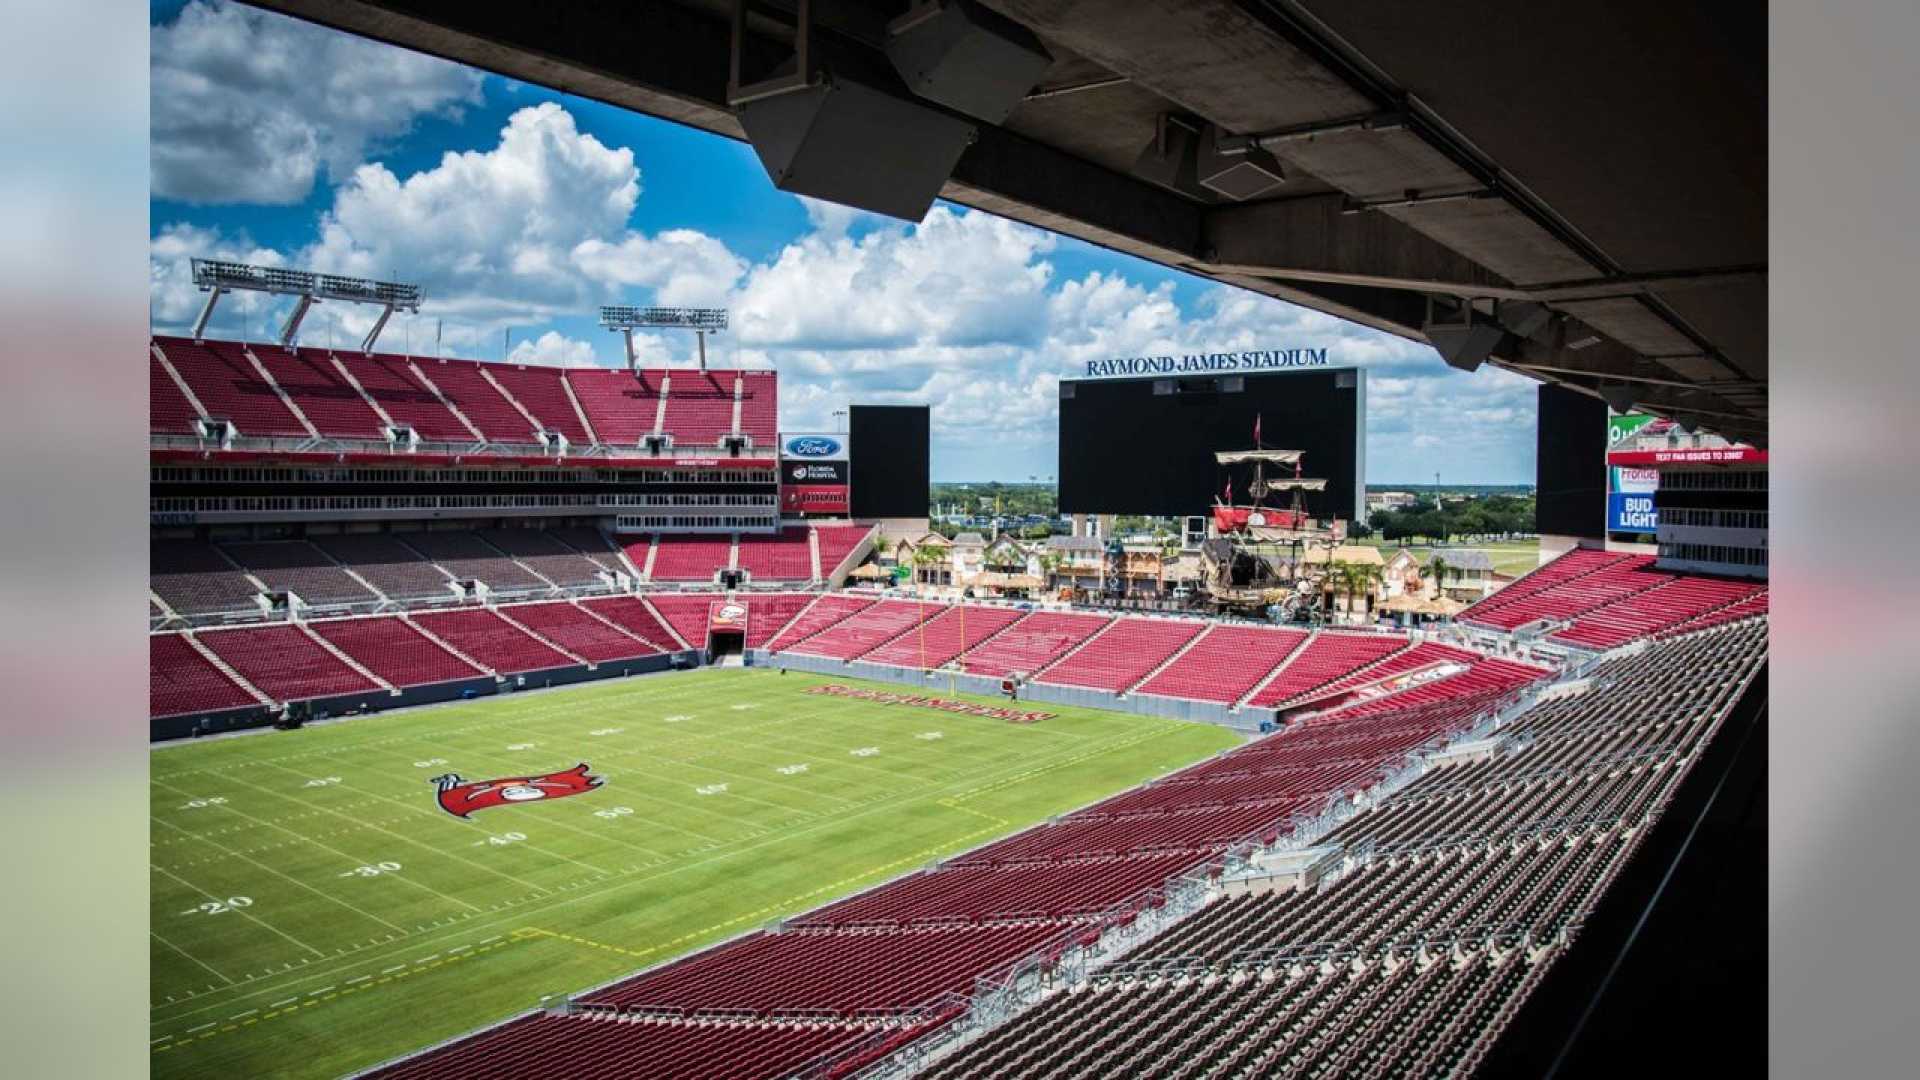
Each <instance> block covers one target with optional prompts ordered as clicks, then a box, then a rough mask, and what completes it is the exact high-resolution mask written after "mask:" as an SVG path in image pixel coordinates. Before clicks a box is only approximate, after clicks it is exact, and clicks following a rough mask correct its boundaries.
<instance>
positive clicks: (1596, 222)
mask: <svg viewBox="0 0 1920 1080" xmlns="http://www.w3.org/2000/svg"><path fill="white" fill-rule="evenodd" d="M254 2H256V3H257V4H258V5H259V6H262V7H266V8H270V9H274V10H279V11H283V12H286V13H288V14H292V15H296V16H299V17H302V18H306V19H309V20H312V21H314V22H318V23H322V24H325V25H329V26H334V27H337V28H340V29H343V30H347V31H351V32H354V33H358V34H362V35H365V36H368V37H371V38H376V39H379V40H383V41H388V42H392V43H394V44H398V45H403V46H406V47H408V48H412V49H416V50H419V51H421V52H426V53H432V54H435V55H439V56H444V57H448V58H450V59H454V60H458V61H461V62H463V63H467V64H471V65H473V66H476V67H480V68H484V69H487V70H491V71H495V72H498V73H500V74H503V75H507V76H511V77H513V78H516V79H521V80H525V81H529V82H535V83H539V84H542V85H546V86H550V87H554V88H556V89H559V90H563V91H566V92H569V93H574V94H578V95H581V96H584V97H590V98H594V99H597V100H601V101H606V102H609V103H611V104H615V105H619V106H623V107H626V108H631V109H634V110H636V111H640V112H645V113H650V114H653V115H656V116H661V117H665V118H667V119H671V120H675V121H678V122H681V123H685V124H689V125H691V126H694V127H698V128H702V129H704V130H707V131H712V132H715V133H717V134H721V135H726V136H728V137H731V138H736V139H737V138H741V137H742V132H741V129H740V126H739V124H738V122H737V121H736V120H735V118H734V115H733V113H732V111H731V110H730V109H729V108H728V106H727V104H726V80H727V74H728V44H729V37H728V35H729V29H728V14H729V12H730V10H731V6H732V5H731V3H730V2H729V0H621V2H615V0H572V2H569V3H567V4H560V5H535V6H531V7H529V6H525V5H515V6H511V7H495V6H493V5H479V4H471V3H455V2H451V0H254ZM982 2H983V3H984V4H985V5H986V6H988V7H991V8H993V9H995V10H997V11H999V12H1000V13H1001V14H1003V15H1006V16H1007V17H1009V18H1011V19H1013V20H1014V21H1016V22H1019V23H1021V24H1023V25H1025V26H1027V27H1028V28H1029V29H1031V30H1033V31H1034V32H1035V33H1036V34H1037V35H1038V36H1039V37H1040V38H1041V39H1042V41H1043V42H1045V44H1046V45H1047V47H1048V49H1049V51H1050V52H1051V53H1052V54H1053V56H1054V58H1055V59H1054V63H1053V65H1052V67H1051V68H1049V69H1048V70H1047V72H1046V73H1045V74H1044V75H1043V76H1042V78H1041V80H1040V82H1039V84H1038V85H1037V86H1036V87H1035V88H1034V90H1033V91H1032V92H1030V93H1029V94H1028V96H1027V98H1026V100H1025V101H1023V102H1022V103H1021V104H1020V105H1019V106H1018V107H1016V108H1015V109H1014V111H1013V113H1012V114H1011V115H1010V116H1008V118H1007V119H1006V121H1005V122H1004V123H1002V124H1000V125H997V126H996V125H981V127H980V135H979V138H978V140H977V141H976V142H975V143H974V144H973V145H972V146H971V147H969V148H968V150H967V151H966V153H964V154H963V155H962V156H961V158H960V161H959V163H958V165H957V166H956V167H955V169H954V171H953V174H952V177H951V179H950V180H949V182H948V183H947V185H946V187H945V189H944V190H943V191H942V195H943V196H944V197H945V198H948V199H950V200H952V201H954V202H958V203H961V204H964V205H968V206H974V207H977V208H980V209H983V210H987V211H990V212H993V213H996V214H1001V215H1004V216H1007V217H1010V218H1014V219H1016V220H1020V221H1025V222H1028V223H1031V224H1034V225H1037V226H1040V227H1043V228H1047V229H1052V230H1055V231H1058V232H1061V233H1064V234H1067V235H1071V236H1075V237H1079V238H1081V239H1084V240H1088V241H1090V242H1093V243H1096V244H1100V245H1102V246H1105V247H1109V248H1112V249H1115V250H1119V251H1125V252H1127V253H1129V254H1133V255H1137V256H1140V257H1142V258H1147V259H1151V260H1153V261H1155V262H1159V263H1163V264H1165V265H1169V266H1175V267H1180V268H1183V269H1186V270H1189V271H1191V272H1194V273H1197V274H1201V275H1203V276H1206V277H1211V278H1214V279H1216V280H1219V281H1223V282H1227V283H1231V284H1234V285H1238V286H1241V287H1244V288H1248V289H1251V290H1254V291H1258V292H1262V293H1266V294H1268V295H1272V296H1277V297H1281V298H1284V299H1287V300H1290V301H1292V302H1295V303H1300V304H1304V305H1306V306H1309V307H1313V308H1316V309H1319V310H1322V311H1326V312H1329V313H1331V314H1335V315H1339V316H1342V317H1345V318H1349V319H1353V320H1355V321H1357V322H1360V323H1363V324H1366V325H1369V326H1374V327H1377V328H1379V329H1382V330H1386V331H1388V332H1391V333H1394V334H1398V335H1400V336H1403V337H1407V338H1410V339H1413V340H1423V338H1422V334H1421V327H1422V325H1423V323H1424V321H1425V315H1426V308H1427V297H1429V296H1439V297H1447V298H1467V299H1472V300H1476V301H1479V302H1480V303H1479V306H1481V307H1483V308H1485V307H1487V306H1489V305H1490V303H1491V302H1492V301H1494V300H1496V299H1499V300H1527V301H1533V302H1537V303H1541V304H1544V305H1546V306H1547V307H1548V308H1550V309H1552V310H1553V311H1554V312H1555V313H1556V315H1557V317H1556V318H1555V319H1554V320H1553V322H1552V324H1551V326H1550V327H1549V328H1548V330H1547V331H1545V332H1535V333H1533V334H1532V336H1530V337H1525V338H1522V337H1518V336H1514V335H1511V334H1509V335H1508V336H1507V337H1506V338H1505V339H1504V340H1503V341H1502V343H1501V345H1500V346H1499V347H1497V348H1496V349H1495V351H1494V353H1493V355H1492V358H1491V361H1490V362H1492V363H1494V364H1496V365H1498V366H1502V367H1506V368H1509V369H1511V370H1515V371H1520V372H1523V373H1526V374H1529V375H1532V376H1534V377H1536V378H1541V379H1545V380H1549V381H1553V382H1559V383H1562V384H1565V385H1569V386H1573V387H1576V388H1579V389H1582V390H1585V391H1588V392H1597V391H1598V390H1599V388H1601V387H1602V386H1607V387H1615V388H1617V387H1620V386H1622V385H1625V386H1629V387H1631V388H1633V390H1634V397H1635V400H1636V402H1637V404H1638V405H1639V407H1641V408H1645V409H1647V410H1649V411H1652V412H1656V413H1661V414H1664V415H1670V416H1674V417H1677V418H1681V419H1686V420H1688V421H1689V422H1693V423H1697V424H1700V425H1701V426H1704V427H1706V428H1708V429H1710V430H1717V431H1720V432H1722V433H1724V434H1726V435H1729V436H1732V437H1736V438H1745V439H1752V440H1758V441H1761V442H1764V441H1765V438H1766V416H1767V401H1766V383H1767V323H1766V266H1765V257H1766V256H1765V252H1766V210H1765V206H1766V188H1765V175H1766V170H1765V164H1766V151H1767V145H1766V87H1765V57H1766V31H1765V11H1764V9H1760V8H1748V7H1740V6H1728V7H1725V8H1721V7H1717V6H1716V7H1713V8H1704V7H1696V6H1693V5H1682V4H1669V3H1655V2H1649V0H1622V2H1616V3H1608V4H1574V3H1532V4H1482V5H1435V4H1428V5H1418V4H1406V3H1401V2H1389V0H1125V2H1122V0H982ZM783 3H785V6H787V7H789V8H791V6H792V4H791V3H790V2H788V0H770V2H765V3H761V4H760V5H759V6H761V7H772V8H778V7H781V6H782V5H783ZM907 6H908V5H907V4H906V3H905V2H904V0H897V2H892V3H889V2H884V0H813V3H812V13H813V21H814V26H815V44H816V52H817V53H818V54H820V55H824V56H825V57H827V58H828V60H829V62H831V63H834V64H836V65H838V66H839V67H840V68H841V69H842V70H849V71H859V72H860V73H861V77H862V78H864V79H867V80H869V81H871V82H872V83H873V84H874V85H876V86H878V87H880V88H882V89H884V90H885V91H887V92H889V93H896V94H899V95H902V96H907V95H908V91H907V90H906V89H905V87H904V86H903V85H901V84H900V83H899V81H898V78H897V76H894V75H893V74H892V72H891V70H890V69H889V68H888V66H887V64H886V62H885V60H884V58H883V57H882V56H881V54H880V46H881V44H882V43H883V42H884V35H885V27H886V23H887V20H889V19H890V18H892V17H893V16H895V15H898V14H900V13H901V12H902V11H904V10H905V9H906V7H907ZM749 32H750V34H751V35H752V36H753V39H754V40H753V42H752V47H753V48H754V49H755V50H758V51H760V52H761V53H763V54H764V55H766V56H768V57H776V56H777V55H778V54H779V53H780V52H781V50H782V49H783V48H784V45H783V41H782V38H783V35H788V34H790V31H787V30H786V29H784V28H783V27H782V26H781V25H780V24H779V22H778V20H765V19H758V20H753V21H750V22H749ZM1166 113H1174V114H1178V115H1184V116H1189V117H1193V118H1198V119H1201V120H1206V121H1210V122H1212V123H1213V124H1216V125H1218V126H1219V127H1220V128H1221V129H1223V130H1225V131H1227V132H1229V133H1232V134H1238V135H1267V134H1278V135H1279V136H1281V137H1279V138H1276V139H1275V140H1273V141H1271V142H1269V143H1268V144H1267V145H1268V148H1269V149H1270V151H1271V152H1272V153H1273V154H1274V155H1275V156H1276V157H1278V158H1279V159H1280V161H1281V162H1282V164H1283V165H1284V166H1285V167H1286V171H1287V176H1288V179H1287V182H1286V183H1285V184H1282V185H1280V186H1279V187H1278V188H1277V189H1275V190H1274V191H1273V192H1271V193H1270V194H1269V195H1268V196H1267V197H1263V198H1261V199H1259V200H1256V201H1250V202H1244V203H1234V202H1229V201H1225V200H1220V199H1207V200H1202V199H1196V198H1193V197H1190V196H1188V195H1184V194H1181V193H1179V192H1176V191H1174V190H1171V189H1168V188H1163V187H1159V186H1157V185H1155V184H1152V183H1149V182H1147V181H1145V180H1142V179H1138V178H1136V177H1135V176H1133V175H1132V174H1131V171H1130V170H1131V166H1132V164H1133V160H1134V158H1135V156H1136V155H1137V154H1138V153H1139V151H1140V149H1141V148H1142V147H1144V146H1145V145H1146V144H1147V143H1148V141H1149V140H1150V139H1151V138H1152V137H1153V132H1154V126H1155V123H1156V121H1157V120H1158V118H1159V117H1160V116H1161V115H1163V114H1166ZM1382 118H1384V119H1385V121H1386V122H1383V123H1380V124H1378V125H1373V124H1371V123H1366V124H1363V123H1359V122H1358V121H1371V120H1380V119H1382Z"/></svg>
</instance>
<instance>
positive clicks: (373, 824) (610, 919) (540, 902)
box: [148, 669, 1238, 1077]
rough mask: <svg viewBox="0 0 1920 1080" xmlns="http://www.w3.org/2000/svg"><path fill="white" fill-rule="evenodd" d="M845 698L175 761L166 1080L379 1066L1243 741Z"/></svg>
mask: <svg viewBox="0 0 1920 1080" xmlns="http://www.w3.org/2000/svg"><path fill="white" fill-rule="evenodd" d="M829 682H844V683H850V684H852V683H855V682H856V680H848V679H829V678H824V677H819V676H812V675H803V674H800V673H798V672H796V673H793V674H790V675H780V674H778V673H776V672H772V671H766V670H752V669H706V670H701V671H696V672H689V673H680V674H672V675H660V676H649V677H642V678H636V679H629V680H620V681H609V682H600V683H591V684H587V685H583V686H577V687H570V688H567V689H562V690H554V691H548V692H541V693H535V694H525V695H518V696H506V697H496V698H487V699H482V700H479V701H474V702H463V703H460V704H454V705H445V706H438V707H434V708H429V709H423V710H420V711H416V712H410V713H402V714H393V715H388V716H383V717H373V718H367V719H362V720H354V721H349V722H343V723H336V724H326V725H319V726H309V727H306V728H304V729H301V730H298V731H288V732H267V733H262V734H255V735H248V736H243V737H238V738H228V739H220V740H212V741H208V742H202V743H192V744H186V745H178V746H168V747H164V748H160V749H156V750H155V751H153V753H152V755H151V769H152V821H151V823H150V824H151V837H150V839H151V849H150V850H151V878H152V909H151V922H150V928H151V933H150V935H149V939H148V943H149V947H150V950H151V957H152V981H151V1000H152V1014H151V1020H152V1030H151V1033H150V1036H149V1037H150V1038H151V1039H152V1040H153V1044H152V1046H153V1057H152V1063H153V1074H154V1075H155V1076H168V1077H188V1076H193V1077H207V1076H213V1077H265V1076H274V1077H324V1076H335V1075H338V1074H340V1073H343V1072H348V1071H351V1070H354V1069H358V1068H363V1067H366V1066H368V1065H371V1064H373V1063H375V1062H378V1061H381V1060H384V1059H386V1058H389V1057H392V1056H394V1055H396V1054H400V1053H404V1052H406V1051H409V1050H413V1049H417V1048H419V1047H422V1046H426V1045H430V1044H432V1043H435V1042H438V1041H440V1040H443V1039H447V1038H450V1037H453V1036H455V1035H458V1034H460V1033H462V1032H465V1031H468V1030H470V1029H472V1028H474V1027H477V1026H479V1025H482V1024H485V1023H487V1022H489V1021H492V1020H497V1019H500V1018H503V1017H506V1016H510V1015H513V1014H515V1013H518V1012H521V1011H524V1010H526V1009H528V1008H532V1007H534V1006H536V1005H537V1004H538V1003H539V1001H540V998H541V997H542V996H543V995H562V994H566V993H569V992H573V991H578V990H580V989H583V988H585V987H588V986H592V985H596V984H599V983H603V982H606V981H609V980H612V979H615V978H618V977H620V976H622V975H624V974H626V973H628V972H631V971H634V970H637V969H639V968H643V967H647V966H650V965H653V964H657V963H660V962H661V961H664V960H667V959H670V958H672V957H674V956H676V955H679V954H682V953H685V952H688V951H691V950H693V949H696V948H699V947H700V946H703V945H706V944H709V943H711V942H713V941H717V940H720V939H723V938H727V937H732V936H734V935H736V934H739V933H742V932H744V931H747V930H750V929H753V928H755V927H757V926H760V925H762V924H764V923H767V922H770V921H772V920H775V919H778V918H781V917H783V916H787V915H791V914H793V913H796V912H799V911H803V910H806V909H808V908H811V907H815V906H817V905H819V904H821V903H824V902H826V901H827V900H830V899H832V898H834V897H836V896H840V895H844V894H846V893H850V892H854V891H857V890H859V889H863V888H866V887H868V886H871V885H874V884H876V883H878V882H881V881H884V880H886V879H888V878H891V877H895V876H898V875H900V874H903V873H906V872H908V871H910V870H912V869H914V868H916V867H919V866H922V865H924V864H926V863H929V862H931V861H933V860H936V859H939V858H942V857H944V856H948V855H951V854H953V853H955V852H958V851H961V850H964V849H966V848H970V847H974V846H977V845H979V844H983V843H985V842H987V841H989V840H992V839H994V838H996V837H999V836H1003V835H1006V834H1007V833H1011V832H1014V831H1016V830H1018V829H1020V828H1022V827H1024V826H1026V825H1029V824H1032V823H1033V822H1036V821H1039V820H1042V819H1045V818H1047V817H1049V816H1051V815H1054V814H1058V813H1061V812H1064V811H1067V810H1070V809H1073V808H1075V807H1078V806H1081V805H1084V804H1086V803H1089V802H1092V801H1094V800H1096V799H1098V798H1100V797H1102V796H1104V795H1107V794H1109V793H1112V792H1115V791H1118V790H1121V789H1123V788H1126V787H1129V786H1131V785H1133V784H1136V783H1138V782H1140V781H1142V780H1145V779H1147V778H1149V777H1152V776H1157V775H1160V774H1163V773H1165V772H1168V771H1170V770H1172V769H1175V768H1178V767H1180V766H1182V765H1185V764H1188V763H1190V762H1192V761H1195V760H1198V759H1200V758H1202V757H1205V756H1207V755H1209V754H1211V753H1213V752H1215V751H1217V750H1221V749H1224V748H1226V747H1228V746H1232V745H1234V744H1235V743H1236V742H1237V741H1238V738H1237V737H1236V736H1235V735H1234V734H1233V733H1231V732H1229V731H1227V730H1225V729H1223V728H1219V727H1214V726H1211V725H1206V724H1194V723H1186V722H1181V721H1175V720H1163V719H1157V718H1152V717H1145V716H1135V715H1130V714H1122V713H1108V712H1100V711H1095V710H1089V709H1075V708H1070V707H1066V706H1056V705H1045V704H1034V705H1031V706H1028V705H1025V704H1022V705H1021V706H1020V707H1022V708H1034V709H1041V710H1045V711H1047V712H1051V713H1055V714H1057V715H1055V716H1054V717H1053V718H1051V719H1047V720H1043V721H1040V722H1038V723H1033V724H1016V723H1009V722H1007V721H1005V720H998V719H987V718H983V717H973V716H966V715H961V714H955V713H949V712H942V711H937V710H934V709H930V708H925V707H920V706H912V705H882V704H877V703H872V702H867V701H860V700H849V699H846V698H840V697H829V696H825V695H818V694H810V693H807V692H805V691H806V688H807V687H810V686H816V685H819V684H823V683H829ZM865 685H869V686H872V687H873V688H875V689H880V690H891V691H906V688H904V687H897V686H887V685H884V684H878V683H874V684H865ZM927 692H928V693H935V691H931V690H930V691H927ZM940 696H943V697H945V696H958V697H960V698H962V699H965V700H970V701H974V702H976V703H979V704H983V705H989V706H1006V705H1008V704H1009V703H1008V702H1006V701H1004V700H996V699H992V698H981V697H968V696H967V695H964V694H962V695H947V694H945V693H944V692H940ZM582 762H584V763H586V764H587V765H588V766H589V768H590V771H591V773H592V774H593V775H596V776H599V777H602V778H603V780H604V782H603V783H602V785H601V786H599V787H598V788H595V789H592V790H589V791H585V792H582V793H580V794H576V795H571V796H566V797H558V798H547V799H542V800H539V801H532V802H521V803H506V804H504V805H498V806H493V807H489V808H486V809H480V810H477V811H475V812H474V813H473V814H472V816H471V817H470V818H467V819H461V818H458V817H455V816H453V815H452V814H450V813H448V812H447V811H446V810H443V809H442V808H441V806H440V805H439V803H438V801H437V799H436V786H435V784H434V782H433V778H435V777H439V776H442V775H443V774H449V773H452V774H457V775H458V776H459V777H460V778H462V779H463V780H466V781H483V780H491V779H497V778H505V777H525V776H537V775H541V774H546V773H553V772H558V771H561V770H566V769H569V768H572V767H573V766H574V765H576V764H579V763H582Z"/></svg>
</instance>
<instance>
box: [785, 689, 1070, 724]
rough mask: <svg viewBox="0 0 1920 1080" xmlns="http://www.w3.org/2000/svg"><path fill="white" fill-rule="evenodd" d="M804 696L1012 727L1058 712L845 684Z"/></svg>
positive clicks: (814, 690) (808, 690)
mask: <svg viewBox="0 0 1920 1080" xmlns="http://www.w3.org/2000/svg"><path fill="white" fill-rule="evenodd" d="M802 693H807V694H826V695H828V696H829V697H847V698H854V699H856V700H860V701H872V702H876V703H878V704H881V705H918V706H920V707H921V708H925V709H938V710H940V711H941V712H949V713H961V714H963V715H966V716H982V717H986V718H988V719H991V720H1005V721H1006V722H1007V723H1009V724H1037V723H1039V722H1040V721H1042V720H1051V719H1053V718H1054V717H1055V716H1056V715H1058V714H1056V713H1050V712H1026V711H1022V710H1019V709H996V708H993V707H991V706H987V705H975V704H974V703H973V702H971V701H954V700H951V699H949V698H936V697H925V696H922V695H917V694H890V693H887V692H885V691H881V690H868V689H865V688H864V687H857V686H845V685H842V684H841V683H822V684H820V685H819V686H809V687H807V688H806V689H805V690H804V691H802Z"/></svg>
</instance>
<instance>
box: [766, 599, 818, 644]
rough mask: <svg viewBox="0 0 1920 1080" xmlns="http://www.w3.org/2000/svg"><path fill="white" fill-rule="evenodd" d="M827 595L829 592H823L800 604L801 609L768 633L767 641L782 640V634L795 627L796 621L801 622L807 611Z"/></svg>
mask: <svg viewBox="0 0 1920 1080" xmlns="http://www.w3.org/2000/svg"><path fill="white" fill-rule="evenodd" d="M827 595H828V594H826V593H821V594H820V595H819V596H815V597H813V598H812V599H810V600H808V601H807V602H806V603H805V604H802V605H801V606H800V610H798V611H796V612H794V613H793V614H792V615H789V616H787V618H786V619H785V620H784V621H783V622H781V624H780V628H779V629H778V630H775V631H774V632H773V633H771V634H769V635H767V643H768V644H772V643H773V642H775V641H778V640H780V638H781V635H783V634H785V633H786V632H787V631H788V630H791V629H793V625H794V624H795V623H797V622H799V621H800V620H801V619H804V618H806V617H807V612H808V611H811V610H812V609H813V606H814V605H815V604H818V603H819V602H820V601H821V599H823V598H824V597H826V596H827Z"/></svg>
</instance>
